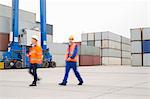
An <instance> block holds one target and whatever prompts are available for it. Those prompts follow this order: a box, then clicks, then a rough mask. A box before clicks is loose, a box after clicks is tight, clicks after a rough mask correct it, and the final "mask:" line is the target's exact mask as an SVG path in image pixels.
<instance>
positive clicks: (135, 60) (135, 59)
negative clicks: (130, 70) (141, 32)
mask: <svg viewBox="0 0 150 99" xmlns="http://www.w3.org/2000/svg"><path fill="white" fill-rule="evenodd" d="M131 62H132V63H131V64H132V66H142V54H132V55H131Z"/></svg>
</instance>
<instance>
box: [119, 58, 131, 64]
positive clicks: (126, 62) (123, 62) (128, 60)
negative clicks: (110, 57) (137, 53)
mask: <svg viewBox="0 0 150 99" xmlns="http://www.w3.org/2000/svg"><path fill="white" fill-rule="evenodd" d="M121 61H122V65H131V59H128V58H122V59H121Z"/></svg>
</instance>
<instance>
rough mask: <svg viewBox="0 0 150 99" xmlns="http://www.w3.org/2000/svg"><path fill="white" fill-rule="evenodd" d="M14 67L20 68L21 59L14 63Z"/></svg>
mask: <svg viewBox="0 0 150 99" xmlns="http://www.w3.org/2000/svg"><path fill="white" fill-rule="evenodd" d="M15 67H16V68H17V69H21V68H22V62H21V61H17V62H16V64H15Z"/></svg>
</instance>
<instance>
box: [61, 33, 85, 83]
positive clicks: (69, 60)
mask: <svg viewBox="0 0 150 99" xmlns="http://www.w3.org/2000/svg"><path fill="white" fill-rule="evenodd" d="M73 40H74V36H73V35H71V36H70V37H69V46H68V48H67V51H66V55H65V61H66V71H65V75H64V79H63V81H62V83H59V85H63V86H66V84H67V79H68V75H69V71H70V69H71V68H72V69H73V71H74V73H75V75H76V77H77V78H78V80H79V84H78V85H82V84H83V80H82V78H81V76H80V74H79V72H78V70H77V61H78V46H77V45H76V44H75V43H74V42H73Z"/></svg>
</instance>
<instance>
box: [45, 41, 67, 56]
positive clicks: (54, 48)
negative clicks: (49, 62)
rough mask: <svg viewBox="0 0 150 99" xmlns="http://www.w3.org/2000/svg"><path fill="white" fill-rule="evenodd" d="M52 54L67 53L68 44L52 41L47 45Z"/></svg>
mask: <svg viewBox="0 0 150 99" xmlns="http://www.w3.org/2000/svg"><path fill="white" fill-rule="evenodd" d="M47 47H48V48H49V50H50V52H51V54H52V55H65V54H66V50H67V48H68V44H61V43H50V44H48V45H47Z"/></svg>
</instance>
